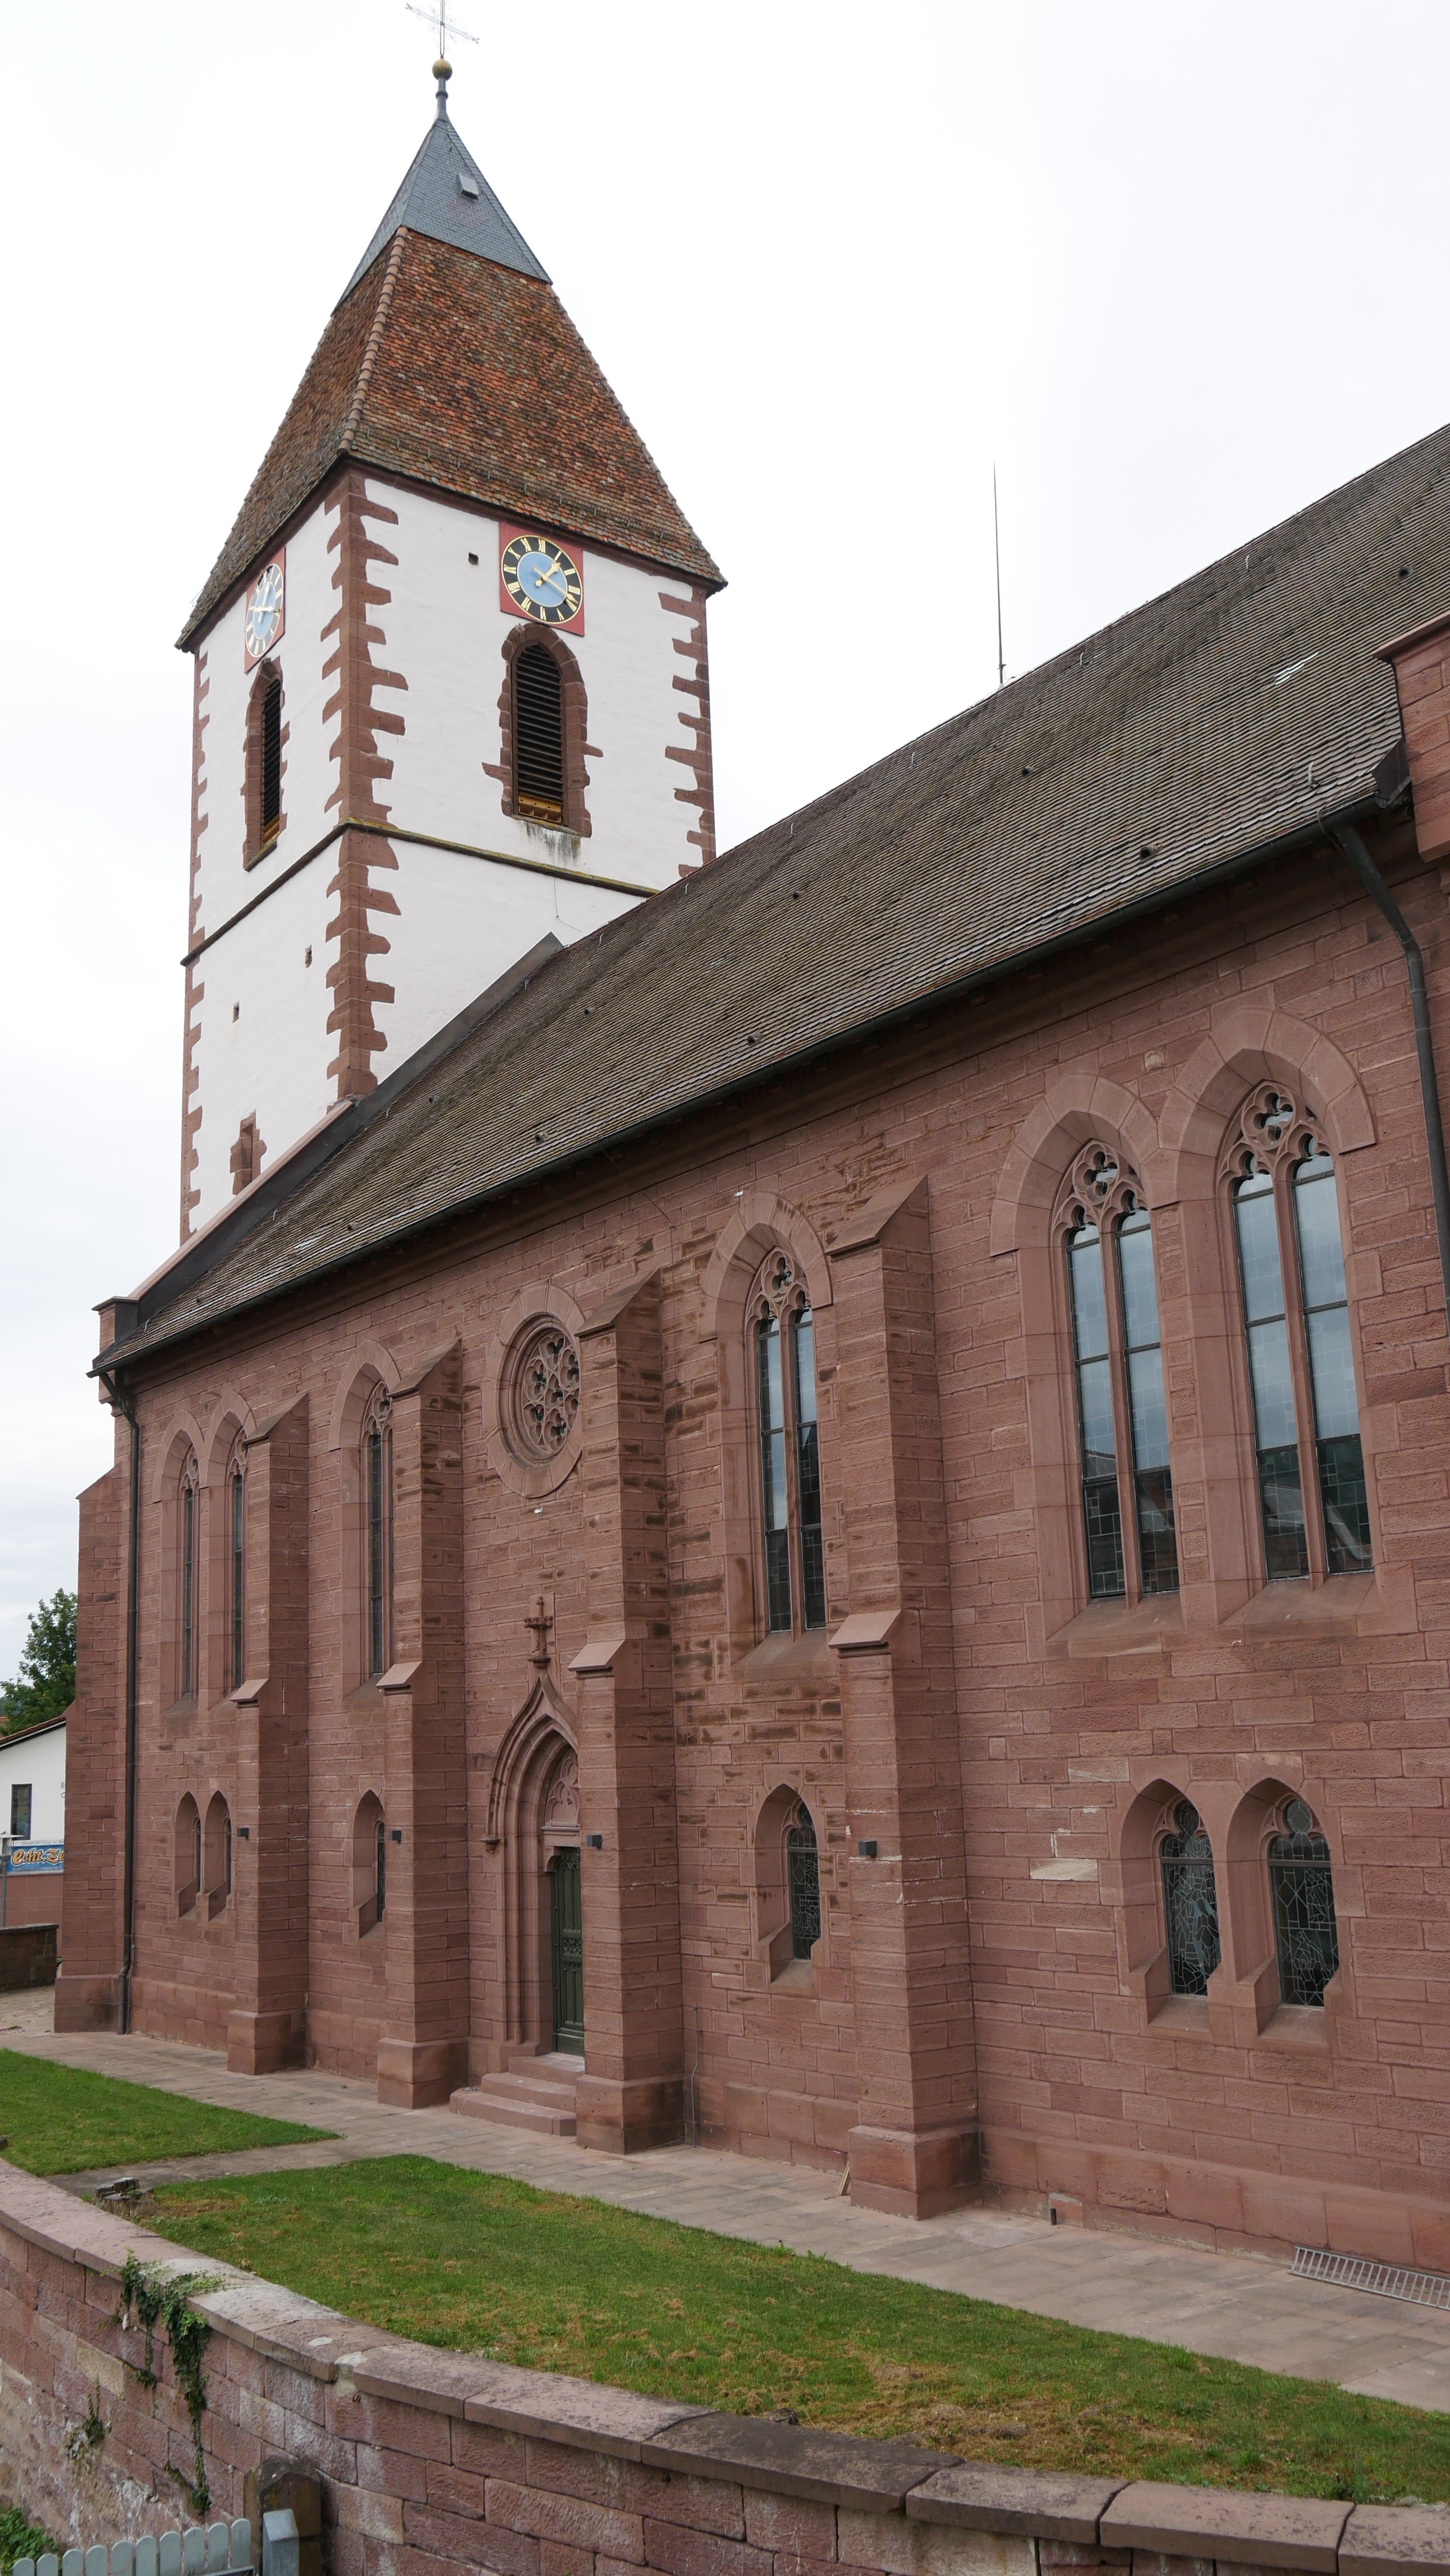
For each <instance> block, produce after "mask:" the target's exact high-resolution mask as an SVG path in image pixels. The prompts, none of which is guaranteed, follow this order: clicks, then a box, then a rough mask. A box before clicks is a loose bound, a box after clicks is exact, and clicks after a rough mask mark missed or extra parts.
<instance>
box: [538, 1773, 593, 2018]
mask: <svg viewBox="0 0 1450 2576" xmlns="http://www.w3.org/2000/svg"><path fill="white" fill-rule="evenodd" d="M542 1841H543V1846H544V1874H545V1877H546V1878H547V1881H548V1888H549V2009H550V2016H551V2032H552V2036H551V2041H550V2045H551V2046H552V2048H553V2049H554V2051H555V2052H556V2053H557V2054H558V2055H559V2056H562V2057H581V2058H582V2056H583V2054H584V1890H583V1884H582V1879H581V1874H580V1868H579V1760H578V1756H577V1755H576V1754H575V1753H573V1752H572V1751H571V1752H567V1753H565V1754H563V1755H562V1756H561V1757H560V1760H559V1762H558V1764H557V1766H556V1768H555V1770H554V1773H553V1776H552V1779H551V1781H550V1784H549V1789H548V1794H547V1797H546V1799H545V1806H544V1828H543V1835H542Z"/></svg>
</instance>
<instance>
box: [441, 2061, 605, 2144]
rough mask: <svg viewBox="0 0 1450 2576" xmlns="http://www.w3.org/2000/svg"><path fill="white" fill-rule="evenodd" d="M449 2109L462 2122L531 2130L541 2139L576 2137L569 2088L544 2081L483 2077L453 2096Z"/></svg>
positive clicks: (523, 2077) (572, 2102)
mask: <svg viewBox="0 0 1450 2576" xmlns="http://www.w3.org/2000/svg"><path fill="white" fill-rule="evenodd" d="M448 2107H449V2109H450V2111H461V2112H462V2113H463V2115H464V2118H465V2119H469V2120H495V2121H497V2122H498V2124H499V2125H500V2127H502V2128H505V2129H532V2130H533V2131H534V2132H535V2133H536V2135H540V2136H543V2137H549V2138H572V2137H573V2136H574V2133H575V2127H576V2122H575V2118H574V2091H573V2087H572V2085H567V2084H558V2083H553V2084H551V2083H549V2082H548V2080H547V2079H543V2080H541V2079H539V2078H537V2077H529V2076H518V2075H485V2076H484V2077H483V2078H482V2080H481V2081H480V2082H479V2083H477V2084H470V2085H466V2086H464V2087H463V2089H462V2090H461V2091H459V2092H457V2093H455V2094H453V2095H452V2096H451V2098H450V2100H449V2105H448Z"/></svg>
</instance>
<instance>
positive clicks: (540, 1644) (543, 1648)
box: [524, 1592, 554, 1673]
mask: <svg viewBox="0 0 1450 2576" xmlns="http://www.w3.org/2000/svg"><path fill="white" fill-rule="evenodd" d="M553 1624H554V1622H553V1620H552V1618H551V1617H550V1615H549V1613H548V1611H547V1610H546V1609H545V1607H544V1596H543V1594H542V1592H541V1593H540V1594H539V1604H538V1608H537V1609H536V1610H535V1612H534V1615H533V1617H532V1618H531V1619H525V1621H524V1626H525V1627H526V1628H531V1629H532V1630H533V1632H534V1651H533V1653H532V1654H531V1655H530V1657H529V1661H530V1663H531V1664H534V1665H536V1666H537V1667H538V1670H539V1671H540V1672H541V1673H546V1672H547V1671H548V1669H549V1630H550V1629H551V1628H552V1626H553Z"/></svg>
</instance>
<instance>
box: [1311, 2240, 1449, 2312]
mask: <svg viewBox="0 0 1450 2576" xmlns="http://www.w3.org/2000/svg"><path fill="white" fill-rule="evenodd" d="M1290 2273H1291V2277H1292V2278H1293V2279H1294V2280H1296V2281H1333V2282H1335V2283H1336V2284H1337V2286H1338V2287H1339V2288H1340V2289H1341V2290H1372V2291H1373V2292H1374V2295H1375V2297H1376V2298H1378V2299H1408V2300H1409V2302H1410V2305H1411V2306H1412V2307H1416V2308H1450V2280H1447V2279H1446V2277H1445V2275H1444V2274H1443V2273H1442V2272H1409V2271H1406V2270H1405V2269H1404V2267H1403V2265H1401V2264H1398V2263H1375V2262H1373V2261H1371V2259H1370V2257H1369V2255H1367V2254H1331V2253H1330V2252H1329V2250H1328V2248H1327V2247H1326V2246H1323V2245H1296V2246H1295V2248H1294V2260H1293V2263H1292V2265H1291V2266H1290Z"/></svg>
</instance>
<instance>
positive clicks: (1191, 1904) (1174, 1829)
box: [1158, 1798, 1219, 1995]
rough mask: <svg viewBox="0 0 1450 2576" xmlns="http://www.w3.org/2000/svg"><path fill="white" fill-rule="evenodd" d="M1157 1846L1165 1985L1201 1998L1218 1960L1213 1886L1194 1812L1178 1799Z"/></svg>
mask: <svg viewBox="0 0 1450 2576" xmlns="http://www.w3.org/2000/svg"><path fill="white" fill-rule="evenodd" d="M1169 1823H1170V1830H1169V1831H1168V1832H1167V1833H1165V1834H1164V1835H1163V1838H1162V1840H1161V1841H1160V1843H1159V1845H1158V1865H1159V1868H1160V1869H1161V1870H1162V1873H1163V1921H1164V1926H1165V1929H1166V1931H1167V1935H1168V1982H1169V1984H1170V1986H1171V1987H1172V1989H1173V1992H1174V1994H1175V1995H1206V1994H1207V1992H1208V1981H1209V1978H1210V1977H1211V1976H1212V1975H1213V1972H1214V1969H1215V1968H1216V1967H1217V1966H1218V1961H1219V1938H1218V1887H1217V1884H1216V1881H1215V1879H1214V1874H1213V1851H1212V1848H1211V1846H1210V1843H1209V1839H1208V1836H1207V1834H1206V1833H1205V1832H1204V1830H1203V1826H1202V1824H1201V1823H1200V1822H1199V1815H1198V1809H1197V1808H1196V1807H1195V1806H1194V1805H1193V1804H1192V1803H1191V1801H1190V1800H1189V1799H1187V1798H1180V1799H1179V1801H1178V1804H1177V1805H1176V1807H1175V1808H1174V1810H1173V1813H1172V1816H1171V1818H1170V1820H1169Z"/></svg>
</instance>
